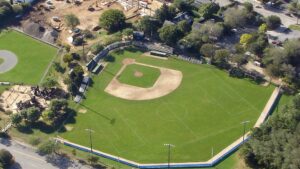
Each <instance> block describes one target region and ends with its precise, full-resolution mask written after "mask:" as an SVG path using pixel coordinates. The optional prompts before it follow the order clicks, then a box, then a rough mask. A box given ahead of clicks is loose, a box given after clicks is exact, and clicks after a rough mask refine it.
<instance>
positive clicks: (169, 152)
mask: <svg viewBox="0 0 300 169" xmlns="http://www.w3.org/2000/svg"><path fill="white" fill-rule="evenodd" d="M164 146H167V147H168V169H170V162H171V147H175V146H174V145H173V144H164Z"/></svg>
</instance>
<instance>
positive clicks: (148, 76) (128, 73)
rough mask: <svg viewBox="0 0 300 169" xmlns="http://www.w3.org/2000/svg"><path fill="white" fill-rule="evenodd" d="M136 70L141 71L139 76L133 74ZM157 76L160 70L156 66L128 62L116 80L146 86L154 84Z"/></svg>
mask: <svg viewBox="0 0 300 169" xmlns="http://www.w3.org/2000/svg"><path fill="white" fill-rule="evenodd" d="M137 72H139V73H141V76H140V77H138V76H136V75H135V73H137ZM159 76H160V70H159V69H157V68H152V67H147V66H142V65H137V64H130V65H127V66H126V68H125V69H124V71H123V72H122V73H121V74H120V76H119V77H118V80H119V81H120V82H121V83H125V84H129V85H133V86H139V87H144V88H148V87H152V86H153V85H154V83H155V82H156V80H157V79H158V77H159Z"/></svg>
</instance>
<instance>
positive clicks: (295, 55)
mask: <svg viewBox="0 0 300 169" xmlns="http://www.w3.org/2000/svg"><path fill="white" fill-rule="evenodd" d="M283 48H284V50H285V53H286V56H287V58H288V60H289V63H290V64H292V65H294V66H297V65H299V64H300V40H298V39H293V40H288V41H286V42H285V43H284V44H283Z"/></svg>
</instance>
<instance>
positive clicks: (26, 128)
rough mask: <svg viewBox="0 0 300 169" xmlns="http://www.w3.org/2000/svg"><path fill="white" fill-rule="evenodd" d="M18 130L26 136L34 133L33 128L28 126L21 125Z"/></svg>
mask: <svg viewBox="0 0 300 169" xmlns="http://www.w3.org/2000/svg"><path fill="white" fill-rule="evenodd" d="M16 129H17V130H18V131H19V132H21V133H24V134H32V133H33V130H32V128H31V127H30V126H28V125H19V126H17V127H16Z"/></svg>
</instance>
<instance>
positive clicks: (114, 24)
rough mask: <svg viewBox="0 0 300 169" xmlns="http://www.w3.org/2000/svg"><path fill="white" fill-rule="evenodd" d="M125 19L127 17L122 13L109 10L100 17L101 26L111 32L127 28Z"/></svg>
mask: <svg viewBox="0 0 300 169" xmlns="http://www.w3.org/2000/svg"><path fill="white" fill-rule="evenodd" d="M125 19H126V17H125V15H124V13H123V12H122V11H120V10H117V9H109V10H107V11H105V12H103V13H102V15H101V16H100V19H99V25H100V26H101V27H103V28H104V29H106V30H108V31H110V32H114V31H118V30H121V29H122V28H123V27H124V26H125Z"/></svg>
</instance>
